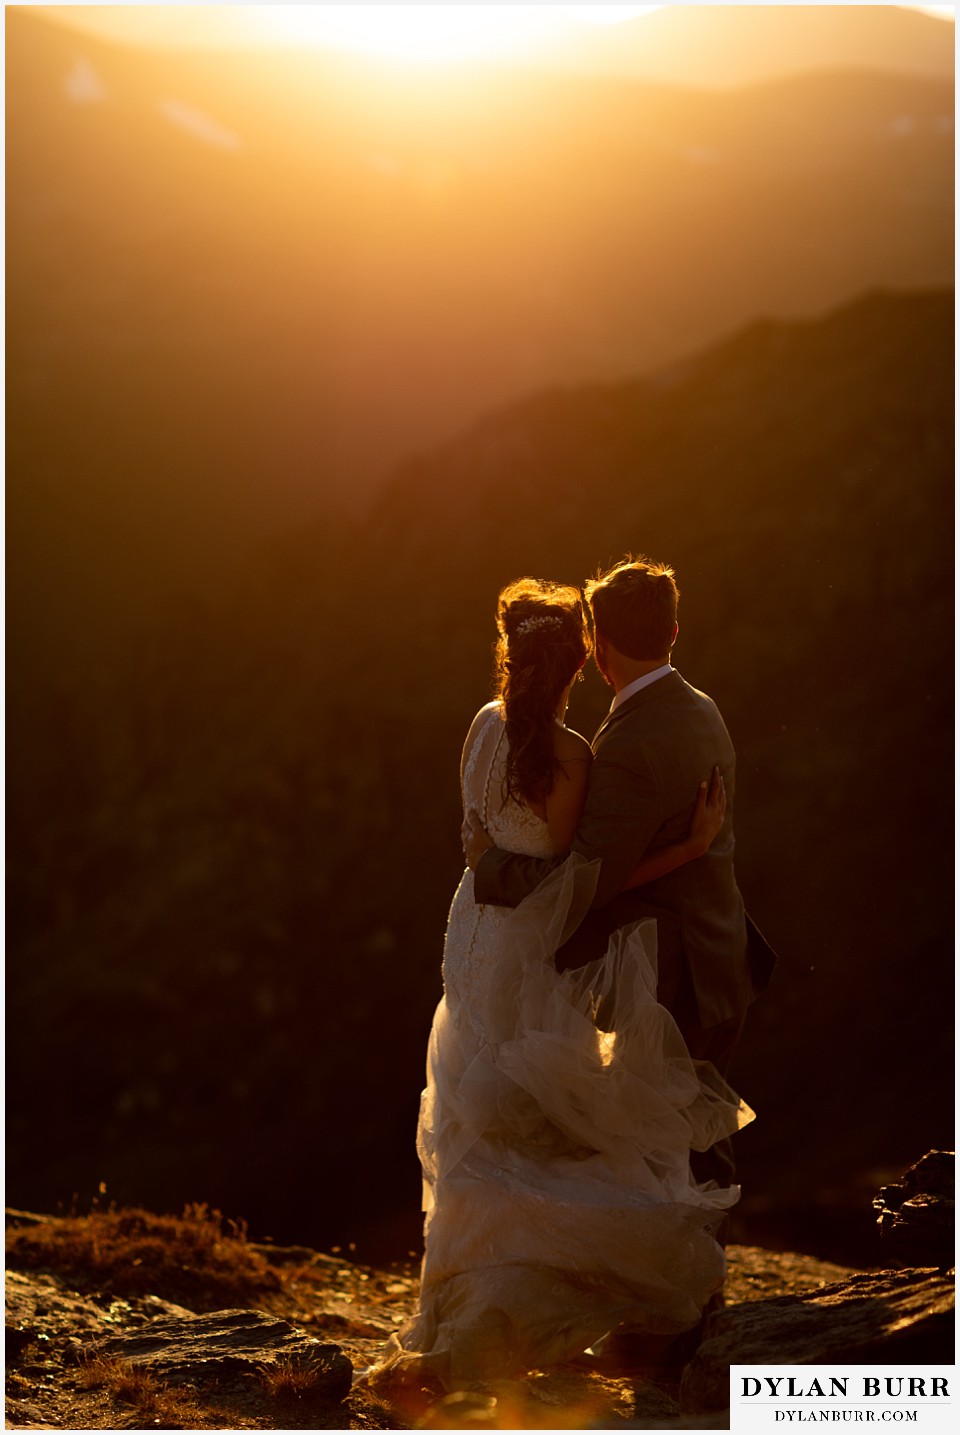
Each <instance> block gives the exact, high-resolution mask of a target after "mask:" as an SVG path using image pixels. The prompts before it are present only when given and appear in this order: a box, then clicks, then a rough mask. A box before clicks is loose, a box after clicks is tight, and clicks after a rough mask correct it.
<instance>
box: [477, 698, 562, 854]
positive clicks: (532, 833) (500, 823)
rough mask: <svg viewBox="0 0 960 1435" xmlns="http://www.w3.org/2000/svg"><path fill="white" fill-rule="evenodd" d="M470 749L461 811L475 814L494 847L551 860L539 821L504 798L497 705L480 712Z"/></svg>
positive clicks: (503, 738) (503, 734) (503, 740)
mask: <svg viewBox="0 0 960 1435" xmlns="http://www.w3.org/2000/svg"><path fill="white" fill-rule="evenodd" d="M482 711H483V713H484V716H483V718H482V719H481V721H480V724H479V726H478V730H477V734H476V737H475V738H474V741H473V747H472V749H471V750H470V752H469V753H468V755H467V760H466V762H465V764H464V769H463V810H464V812H466V811H468V810H469V809H470V808H471V807H472V808H475V809H476V811H477V812H479V814H480V817H481V820H482V821H483V825H484V827H486V829H487V831H488V832H489V833H490V836H491V837H492V838H493V840H494V842H495V843H496V844H497V846H498V847H503V848H506V850H507V851H508V852H523V853H525V854H526V856H528V857H552V856H553V850H554V849H553V843H552V842H551V841H550V833H549V831H548V829H547V824H546V823H545V822H544V821H543V818H541V817H538V816H537V814H536V813H535V812H532V811H531V810H530V808H529V807H527V806H526V804H525V803H519V802H515V801H513V799H512V798H507V797H506V796H505V792H504V779H505V777H506V772H507V753H508V751H509V749H508V746H507V731H506V724H505V723H504V720H503V712H502V709H501V707H500V704H499V703H496V702H493V703H488V704H487V706H486V707H485V708H484V709H483V710H482Z"/></svg>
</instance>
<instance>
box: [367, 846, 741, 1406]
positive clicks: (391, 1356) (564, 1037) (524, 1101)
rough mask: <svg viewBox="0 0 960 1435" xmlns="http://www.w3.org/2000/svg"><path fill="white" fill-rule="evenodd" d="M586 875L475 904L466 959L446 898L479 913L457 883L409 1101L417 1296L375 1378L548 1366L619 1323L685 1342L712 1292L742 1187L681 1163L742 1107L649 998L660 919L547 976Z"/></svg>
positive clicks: (496, 1373) (507, 1372) (559, 875)
mask: <svg viewBox="0 0 960 1435" xmlns="http://www.w3.org/2000/svg"><path fill="white" fill-rule="evenodd" d="M596 872H597V864H595V863H586V862H585V861H584V860H583V859H581V858H578V857H575V856H574V857H570V858H568V859H567V861H566V862H565V863H564V864H563V865H562V866H561V867H560V868H559V869H558V870H557V871H556V872H554V873H553V874H552V875H551V876H550V877H549V878H547V880H546V881H545V882H543V883H542V884H541V886H540V887H538V888H537V890H536V891H535V892H534V893H532V894H531V895H530V896H529V897H528V898H526V900H525V901H524V902H523V903H522V904H521V905H520V906H519V907H518V908H517V909H516V910H515V911H512V912H506V911H504V910H502V909H492V908H489V907H485V908H480V909H478V910H477V913H476V917H475V918H474V919H473V920H474V926H473V929H472V930H471V938H470V945H471V951H470V953H469V966H468V961H467V953H466V952H461V951H459V950H457V949H454V950H451V941H454V942H456V943H460V944H461V945H463V944H464V939H463V935H462V933H463V927H462V926H461V925H459V924H458V923H457V922H456V921H455V920H454V913H455V911H456V908H457V903H458V902H460V901H463V902H466V903H472V902H473V892H472V878H471V877H470V875H469V874H468V875H467V878H466V879H465V882H464V883H463V884H461V889H460V891H459V892H458V894H457V898H456V899H455V902H454V913H452V914H451V923H450V926H449V928H448V945H447V950H446V952H445V959H444V970H445V982H446V990H445V995H444V998H443V1000H442V1001H441V1002H440V1005H439V1007H438V1008H437V1013H436V1016H435V1018H434V1023H433V1029H432V1032H431V1036H430V1044H429V1051H428V1058H427V1085H426V1089H425V1090H424V1092H423V1096H422V1100H421V1109H420V1122H419V1130H418V1150H419V1155H420V1160H421V1163H422V1167H423V1175H424V1209H425V1211H426V1224H425V1256H424V1262H423V1270H422V1274H421V1290H420V1303H419V1309H418V1311H417V1313H416V1314H415V1316H414V1318H413V1319H412V1321H411V1322H410V1323H409V1324H408V1325H407V1326H406V1327H405V1328H404V1329H403V1330H401V1331H400V1332H399V1333H398V1335H397V1336H396V1337H394V1339H393V1341H392V1342H391V1344H390V1347H389V1348H388V1351H387V1354H386V1357H385V1359H384V1362H383V1363H382V1365H381V1367H380V1372H379V1373H380V1374H381V1375H385V1376H390V1375H392V1376H393V1377H397V1376H409V1377H411V1378H417V1377H418V1376H419V1375H421V1374H423V1373H426V1372H427V1371H429V1372H430V1373H431V1374H432V1375H434V1376H435V1377H436V1378H437V1379H439V1380H440V1381H441V1382H442V1383H443V1384H444V1385H445V1386H446V1387H447V1388H448V1389H452V1388H456V1387H458V1386H461V1385H463V1384H464V1383H467V1382H470V1381H474V1380H482V1379H489V1378H494V1377H504V1376H511V1375H517V1374H520V1373H521V1372H523V1371H526V1370H530V1369H542V1368H544V1367H547V1366H550V1365H554V1364H557V1363H559V1362H562V1361H563V1360H566V1359H569V1358H570V1357H572V1356H575V1355H577V1354H579V1353H580V1352H582V1351H584V1350H585V1349H587V1348H588V1347H589V1346H590V1345H592V1344H593V1343H594V1342H596V1341H597V1340H598V1339H599V1338H600V1337H602V1336H603V1335H605V1334H606V1333H608V1332H609V1331H612V1330H614V1329H616V1328H617V1327H618V1326H626V1327H627V1328H629V1329H631V1330H634V1331H645V1332H649V1333H657V1334H672V1333H679V1332H681V1331H683V1330H686V1329H689V1328H690V1327H691V1326H694V1325H696V1324H697V1322H698V1320H699V1318H700V1313H701V1310H702V1308H703V1306H704V1305H705V1304H706V1302H707V1300H708V1299H709V1297H710V1296H711V1295H712V1294H714V1293H715V1292H716V1291H718V1290H719V1289H720V1288H721V1287H722V1285H723V1280H724V1275H725V1258H724V1253H723V1250H722V1248H721V1247H720V1245H718V1243H717V1241H716V1239H715V1233H716V1230H717V1227H718V1225H719V1223H720V1221H721V1220H722V1219H723V1216H724V1213H725V1212H726V1211H727V1210H728V1209H729V1207H730V1206H732V1205H733V1204H734V1203H735V1201H736V1200H737V1198H738V1195H739V1189H738V1188H737V1187H735V1186H731V1187H724V1188H721V1187H718V1186H716V1185H714V1184H712V1183H711V1184H708V1185H698V1184H696V1183H695V1182H694V1181H693V1180H692V1178H691V1175H690V1166H689V1157H690V1151H691V1150H697V1151H702V1150H706V1149H707V1148H708V1147H709V1146H711V1145H713V1144H714V1142H716V1141H718V1140H719V1139H720V1138H721V1137H724V1136H727V1135H729V1134H730V1133H731V1132H733V1131H736V1130H737V1129H738V1128H739V1127H741V1126H743V1125H745V1124H746V1123H747V1122H748V1121H750V1120H751V1119H752V1118H753V1113H752V1111H750V1109H749V1108H748V1107H747V1106H745V1105H744V1103H743V1102H741V1101H740V1100H739V1099H738V1098H737V1096H736V1095H735V1094H734V1093H733V1092H732V1091H731V1089H730V1088H729V1087H728V1086H727V1085H726V1083H725V1082H724V1081H723V1080H722V1079H721V1078H720V1077H719V1075H718V1074H717V1072H716V1071H715V1070H714V1069H713V1068H712V1067H710V1066H709V1065H708V1064H705V1063H701V1062H694V1061H692V1060H691V1058H690V1056H689V1054H688V1052H687V1049H686V1046H685V1044H684V1042H683V1039H682V1037H681V1035H680V1033H679V1031H678V1029H677V1026H676V1023H675V1022H674V1020H673V1018H672V1017H671V1016H670V1014H669V1012H667V1011H666V1010H665V1008H664V1007H662V1006H660V1005H659V1004H658V1003H657V1000H656V986H657V969H656V925H655V923H654V922H652V921H643V922H640V923H638V924H636V925H634V926H633V927H630V928H626V929H624V930H622V931H620V932H618V933H616V934H615V936H614V937H613V938H612V939H611V942H610V945H609V947H608V950H607V953H606V955H605V957H604V958H603V959H602V960H600V961H596V962H593V963H590V964H589V965H588V966H586V967H582V968H579V969H578V970H576V971H571V972H565V973H563V974H558V973H557V972H556V970H555V968H554V953H555V952H556V949H557V947H558V946H559V945H560V944H561V942H562V941H563V939H564V937H565V935H566V934H567V933H568V932H569V931H570V930H571V929H572V928H573V927H574V926H575V925H576V922H577V921H578V920H579V918H580V916H581V915H582V913H583V912H584V911H585V910H586V908H587V906H589V902H590V898H591V896H592V893H593V890H594V886H595V881H596ZM468 914H469V909H464V915H468ZM469 915H472V914H469ZM461 972H462V974H463V980H462V982H461V980H460V974H461ZM461 988H462V989H461ZM467 988H469V992H468V991H467ZM467 998H468V999H467Z"/></svg>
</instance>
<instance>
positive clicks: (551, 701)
mask: <svg viewBox="0 0 960 1435" xmlns="http://www.w3.org/2000/svg"><path fill="white" fill-rule="evenodd" d="M497 631H498V632H499V635H500V636H499V639H498V641H497V649H496V682H497V697H498V698H499V699H500V702H501V703H502V704H503V711H504V717H505V720H506V737H507V742H508V743H509V752H508V755H507V774H506V795H507V796H508V797H512V798H513V799H514V800H515V801H517V802H520V801H523V800H526V801H527V802H543V801H545V800H546V797H547V794H548V793H549V792H550V789H551V788H552V787H553V784H554V782H555V781H556V778H557V773H558V771H559V767H560V764H559V763H558V762H557V759H556V757H555V756H554V751H553V723H554V718H555V717H556V712H557V704H558V702H559V701H560V694H561V693H562V692H563V690H564V688H565V687H567V685H568V684H569V683H570V681H571V680H572V678H573V677H574V675H575V674H576V672H577V669H578V668H580V667H582V666H583V662H584V660H585V659H586V657H587V656H588V655H589V653H590V648H591V643H590V633H589V630H588V628H587V620H586V614H585V612H584V607H583V602H582V600H581V597H580V592H579V589H577V588H569V587H566V586H565V585H564V584H561V583H550V582H547V581H545V580H542V579H539V578H518V579H517V581H516V582H515V583H508V584H507V586H506V588H504V589H503V590H502V592H501V593H500V597H499V599H498V600H497Z"/></svg>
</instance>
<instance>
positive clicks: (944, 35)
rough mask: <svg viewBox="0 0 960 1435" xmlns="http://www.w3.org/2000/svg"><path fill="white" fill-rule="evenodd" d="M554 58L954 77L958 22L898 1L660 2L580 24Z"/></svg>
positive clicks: (755, 79)
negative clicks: (611, 19) (615, 20)
mask: <svg viewBox="0 0 960 1435" xmlns="http://www.w3.org/2000/svg"><path fill="white" fill-rule="evenodd" d="M552 58H553V59H554V61H555V63H560V62H562V63H564V64H565V65H567V66H569V67H570V68H571V69H576V70H579V71H581V72H589V73H597V72H600V73H603V74H608V75H630V76H632V77H633V78H634V79H643V80H647V81H655V82H658V83H661V84H674V85H687V86H691V87H695V86H703V87H704V88H706V89H715V88H719V89H727V88H734V87H736V86H741V85H750V84H765V83H767V82H768V81H770V80H779V79H783V78H785V77H786V76H792V75H798V74H803V73H805V72H810V71H814V70H817V71H822V70H849V69H854V70H883V71H887V72H892V73H901V74H911V75H926V76H927V77H928V78H931V79H932V78H937V79H952V78H953V66H954V27H953V25H952V24H948V23H946V22H945V21H943V20H940V19H937V18H935V17H933V16H930V15H922V14H920V13H918V11H916V10H911V9H909V8H907V7H905V6H900V5H771V4H767V5H662V6H660V8H659V9H658V10H657V11H655V12H654V13H653V14H652V15H645V16H643V17H641V18H638V19H635V20H632V21H627V22H625V23H623V24H619V25H611V26H608V27H607V26H596V25H584V26H582V27H581V28H580V29H579V30H578V32H577V35H576V39H575V40H573V39H572V40H571V43H570V45H569V46H567V47H565V48H564V49H563V50H562V51H561V50H560V49H559V47H557V49H556V51H555V52H554V55H553V56H552Z"/></svg>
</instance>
